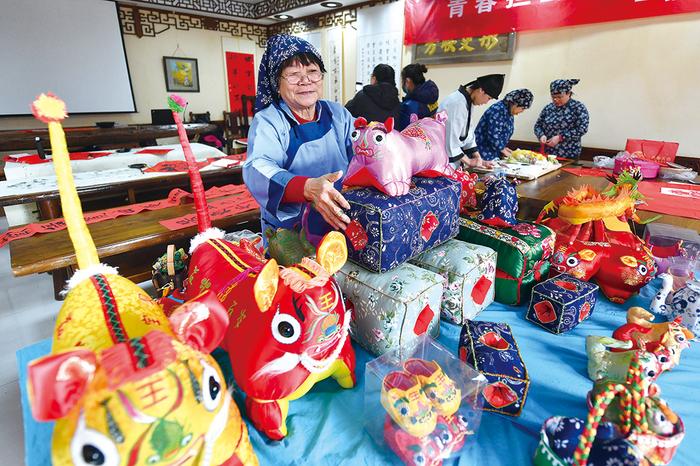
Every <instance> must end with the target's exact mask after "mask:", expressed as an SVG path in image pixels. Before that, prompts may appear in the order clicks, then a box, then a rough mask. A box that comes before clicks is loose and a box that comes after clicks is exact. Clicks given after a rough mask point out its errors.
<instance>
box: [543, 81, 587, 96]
mask: <svg viewBox="0 0 700 466" xmlns="http://www.w3.org/2000/svg"><path fill="white" fill-rule="evenodd" d="M579 81H580V79H555V80H554V81H552V82H551V83H550V84H549V92H550V93H551V94H560V93H562V94H563V93H568V92H571V88H572V87H574V86H575V85H577V84H578V82H579Z"/></svg>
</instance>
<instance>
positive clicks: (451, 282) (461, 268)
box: [411, 239, 496, 325]
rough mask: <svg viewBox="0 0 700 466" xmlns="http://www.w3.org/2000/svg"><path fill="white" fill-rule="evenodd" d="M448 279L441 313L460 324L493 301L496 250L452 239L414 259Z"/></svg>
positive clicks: (418, 263) (412, 262) (420, 264)
mask: <svg viewBox="0 0 700 466" xmlns="http://www.w3.org/2000/svg"><path fill="white" fill-rule="evenodd" d="M411 264H415V265H417V266H418V267H421V268H423V269H426V270H430V271H432V272H435V273H439V274H440V275H442V276H443V277H445V278H446V279H447V285H446V286H445V291H444V293H443V294H442V304H441V307H440V314H441V316H442V318H443V319H445V320H448V321H450V322H454V323H455V324H458V325H461V324H463V323H464V322H466V321H467V319H473V318H474V317H476V315H477V314H479V313H480V312H481V311H482V310H484V309H485V308H486V307H488V306H489V305H490V304H491V303H492V302H493V297H494V292H495V289H496V286H495V280H496V251H494V250H493V249H491V248H487V247H486V246H479V245H477V244H469V243H465V242H464V241H460V240H457V239H451V240H449V241H447V242H445V243H443V244H441V245H440V246H437V247H435V248H433V249H431V250H429V251H425V252H424V253H422V254H420V255H418V256H416V257H415V258H413V259H411Z"/></svg>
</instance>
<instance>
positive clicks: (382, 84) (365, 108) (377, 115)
mask: <svg viewBox="0 0 700 466" xmlns="http://www.w3.org/2000/svg"><path fill="white" fill-rule="evenodd" d="M400 106H401V102H400V101H399V90H398V89H396V80H395V78H394V68H392V67H391V66H389V65H385V64H383V63H382V64H379V65H377V66H375V67H374V71H372V77H371V78H370V83H369V84H368V85H366V86H365V87H363V88H362V89H361V90H360V91H359V92H358V93H357V94H355V97H353V98H352V99H350V100H349V101H348V103H347V104H345V108H347V109H348V110H349V111H350V113H351V114H352V116H354V117H355V118H358V117H364V118H365V119H366V120H367V121H381V122H382V123H383V122H384V121H385V120H386V119H387V118H389V117H393V118H394V119H395V120H398V119H399V107H400Z"/></svg>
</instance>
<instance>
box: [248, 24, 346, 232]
mask: <svg viewBox="0 0 700 466" xmlns="http://www.w3.org/2000/svg"><path fill="white" fill-rule="evenodd" d="M324 72H325V68H324V66H323V60H322V59H321V55H320V53H319V52H318V50H316V49H315V48H314V47H313V46H312V45H311V44H310V43H308V42H307V41H305V40H303V39H300V38H298V37H294V36H289V35H285V34H279V35H275V36H273V37H271V38H270V39H269V40H268V42H267V49H266V50H265V53H264V54H263V57H262V60H261V62H260V69H259V71H258V93H257V98H256V101H255V108H256V113H255V118H254V119H253V123H252V125H251V127H250V131H249V134H248V158H247V160H246V162H245V164H244V165H243V179H244V181H245V184H246V186H247V187H248V189H249V190H250V192H251V193H252V194H253V196H254V197H255V199H256V200H257V201H258V203H259V204H260V212H261V217H262V218H261V223H262V231H263V232H264V231H266V230H267V228H273V229H277V228H292V227H294V226H295V225H297V224H298V223H300V222H302V220H303V224H304V228H305V229H306V232H307V236H308V237H309V239H310V240H312V241H314V240H315V241H318V240H320V238H321V237H322V236H323V234H325V233H326V232H328V231H329V230H332V229H341V230H344V229H345V226H346V225H347V224H348V223H349V222H350V219H349V218H348V217H347V215H345V214H344V213H343V210H342V209H348V208H350V205H349V204H348V203H347V201H346V200H345V199H344V198H343V196H342V195H341V194H340V192H339V189H340V187H341V186H340V185H341V181H340V180H341V178H342V176H343V172H344V171H345V170H346V169H347V167H348V163H349V162H350V159H351V158H352V146H351V140H350V133H351V132H352V130H353V127H352V124H353V118H352V116H351V115H350V112H348V111H347V110H346V109H345V108H344V107H343V106H342V105H340V104H337V103H335V102H329V101H327V100H321V99H320V96H321V89H322V86H323V73H324ZM311 206H313V207H314V208H311ZM319 214H320V215H319ZM302 216H303V219H302Z"/></svg>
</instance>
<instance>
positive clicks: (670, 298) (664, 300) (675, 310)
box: [651, 273, 700, 337]
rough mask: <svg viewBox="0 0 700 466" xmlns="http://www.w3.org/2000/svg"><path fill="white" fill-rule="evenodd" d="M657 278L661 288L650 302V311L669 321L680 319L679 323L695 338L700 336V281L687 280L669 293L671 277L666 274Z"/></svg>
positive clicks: (671, 283)
mask: <svg viewBox="0 0 700 466" xmlns="http://www.w3.org/2000/svg"><path fill="white" fill-rule="evenodd" d="M659 277H660V278H661V279H662V280H663V287H662V288H661V290H660V291H659V292H658V293H657V294H656V296H655V297H654V299H653V300H652V301H651V310H652V311H653V312H655V313H657V314H661V315H663V316H666V317H668V318H670V319H680V323H681V324H682V325H683V326H684V327H686V328H688V329H689V330H690V331H691V332H693V333H694V334H695V335H696V337H697V335H698V334H700V281H698V280H689V281H688V282H686V284H685V285H684V286H683V287H681V288H680V289H678V290H676V291H675V292H674V293H671V287H672V285H673V277H672V276H671V275H669V274H666V273H664V274H661V275H660V276H659Z"/></svg>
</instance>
